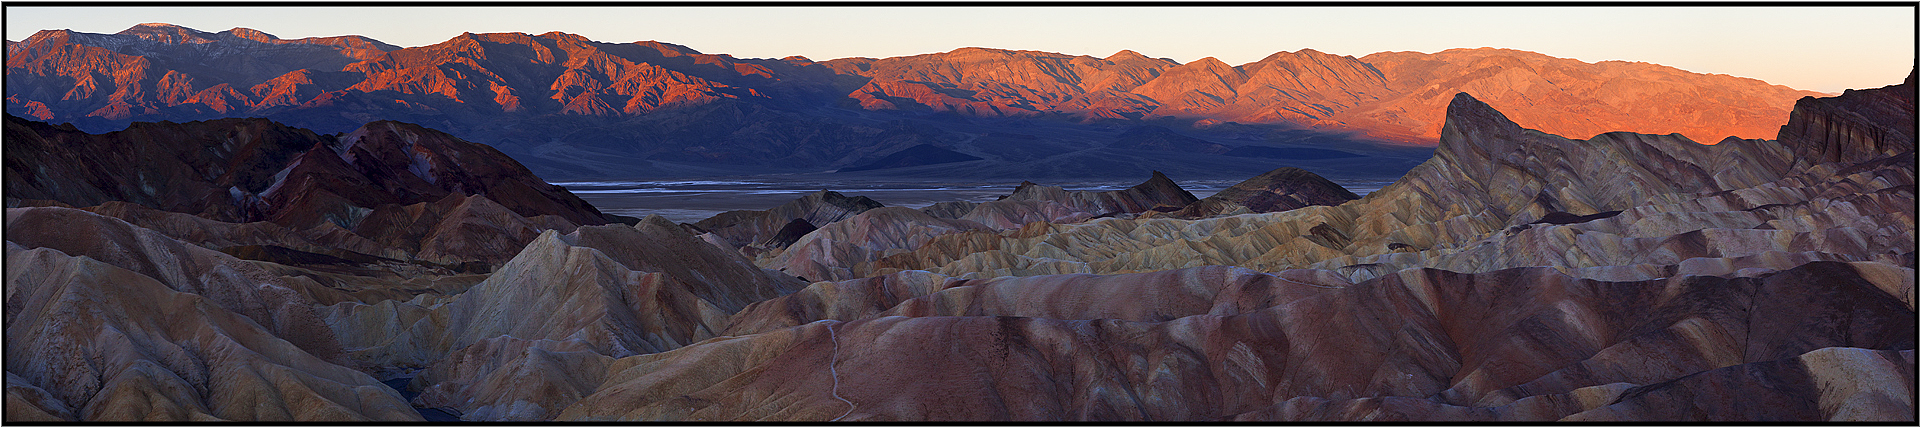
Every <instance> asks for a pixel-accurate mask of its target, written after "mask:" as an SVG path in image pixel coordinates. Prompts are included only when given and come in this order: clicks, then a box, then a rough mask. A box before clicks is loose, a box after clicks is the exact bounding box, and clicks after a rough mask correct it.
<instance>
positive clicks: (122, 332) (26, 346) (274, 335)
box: [6, 210, 420, 422]
mask: <svg viewBox="0 0 1921 428" xmlns="http://www.w3.org/2000/svg"><path fill="white" fill-rule="evenodd" d="M14 215H16V213H15V212H14V211H13V210H10V211H9V216H8V217H9V221H8V225H9V226H12V225H14V224H16V223H15V222H14V221H13V219H12V217H14ZM19 215H28V214H19ZM75 232H76V233H85V232H80V231H75ZM7 235H8V238H9V239H10V240H11V239H15V236H16V235H19V234H18V233H15V232H13V231H9V233H8V234H7ZM163 239H164V238H163ZM214 254H218V253H214ZM196 256H198V257H200V258H208V257H209V256H206V255H196ZM213 258H217V257H213ZM202 263H204V261H203V262H202ZM7 266H8V274H7V281H6V287H7V311H6V318H7V337H6V340H7V410H8V411H7V420H8V421H28V420H43V421H44V420H85V421H120V422H129V421H214V420H235V421H369V420H379V421H418V420H420V415H419V414H417V413H415V412H414V411H413V409H411V408H409V407H408V406H407V404H406V403H405V402H404V401H403V400H402V399H401V397H400V395H399V394H398V393H395V392H394V391H393V390H391V389H388V388H387V387H386V386H383V385H380V383H379V382H378V381H375V380H374V378H373V377H370V376H368V375H367V374H365V373H362V372H360V371H357V370H355V369H352V368H348V367H343V366H340V365H337V364H335V363H334V362H332V361H329V359H327V358H323V357H321V356H316V355H315V354H313V353H310V352H309V350H308V349H303V347H312V346H315V345H313V344H298V343H295V342H289V341H288V340H286V339H301V338H314V337H319V338H327V339H331V337H330V336H331V335H330V334H327V331H326V330H325V329H324V328H322V329H320V330H313V329H311V327H300V328H302V329H303V330H302V331H297V332H288V331H286V329H288V328H289V327H290V326H291V325H294V324H297V323H298V322H299V321H280V319H288V318H280V319H276V318H271V317H262V316H259V315H247V314H244V313H236V312H234V311H231V310H229V309H227V307H231V306H233V305H234V301H235V300H236V299H244V298H247V297H246V296H254V297H252V298H260V297H266V296H273V295H274V294H275V292H274V290H273V288H278V287H274V286H272V285H262V286H261V289H259V291H256V289H254V288H253V287H254V285H253V284H244V283H240V282H239V281H232V280H229V281H230V282H224V283H222V282H221V281H222V278H221V277H222V276H235V275H238V274H237V273H235V272H233V271H232V270H226V271H225V273H224V274H222V273H219V272H213V273H209V274H207V275H204V276H202V278H205V279H208V280H209V281H208V283H207V284H206V285H205V286H204V287H207V288H195V287H180V286H179V285H169V284H164V283H162V281H160V280H156V279H155V278H154V277H153V276H150V274H149V273H142V272H137V271H134V270H129V269H125V268H122V267H120V266H115V265H113V264H109V263H108V262H103V261H100V260H96V259H94V258H93V257H87V256H71V255H68V254H66V253H64V252H62V251H60V250H56V249H52V248H44V247H43V248H34V249H27V248H25V247H23V246H21V245H18V244H15V243H13V242H12V241H9V242H8V243H7ZM217 266H220V268H226V269H231V267H232V266H235V265H234V264H231V263H228V264H221V265H217ZM148 267H157V268H160V269H163V270H162V271H161V273H163V274H164V273H173V274H175V275H178V274H179V271H177V269H179V267H173V266H164V265H162V266H155V265H149V266H148ZM220 268H217V269H220ZM169 271H171V272H169ZM238 279H239V278H234V280H238ZM233 286H240V287H243V288H240V289H238V290H234V289H227V290H215V289H209V288H212V287H233ZM175 289H178V290H179V291H176V290H175ZM279 291H281V292H282V293H281V294H282V295H283V296H284V294H289V293H285V289H279ZM236 293H237V294H239V296H236V295H235V294H236ZM256 293H257V294H256ZM206 296H217V297H215V298H209V297H206ZM216 299H218V300H216ZM255 305H258V303H253V304H249V305H248V306H251V307H253V308H258V306H255ZM243 309H247V308H243ZM281 310H283V311H286V310H309V308H307V307H304V306H302V307H297V309H288V308H287V307H284V306H283V307H281ZM257 311H258V310H257V309H256V310H254V311H252V312H257ZM298 319H299V318H291V320H298ZM276 321H278V322H276ZM307 321H313V319H312V318H308V319H307ZM263 324H265V325H266V326H268V327H267V328H263V327H262V326H263ZM276 326H277V327H278V328H275V327H276ZM276 330H278V331H276ZM329 341H331V340H329ZM297 345H299V346H297ZM332 346H334V350H335V352H338V345H332Z"/></svg>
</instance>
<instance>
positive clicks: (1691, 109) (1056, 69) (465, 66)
mask: <svg viewBox="0 0 1921 428" xmlns="http://www.w3.org/2000/svg"><path fill="white" fill-rule="evenodd" d="M7 53H8V54H7V94H6V96H7V110H6V111H7V112H8V113H11V114H15V115H19V116H22V117H27V118H32V119H36V120H43V121H50V122H54V123H61V122H72V123H74V124H75V125H77V126H79V127H81V128H82V129H87V130H90V131H94V132H100V131H105V130H112V129H118V127H123V126H125V124H126V123H128V122H131V121H157V120H169V121H184V120H198V119H210V118H220V117H267V118H270V119H274V120H276V121H280V122H283V123H287V124H290V125H294V126H300V127H306V128H312V129H316V130H319V131H322V132H344V131H347V130H351V129H353V128H355V127H358V126H359V125H360V124H363V123H366V122H369V121H373V120H398V121H404V122H410V123H419V124H422V125H426V126H430V127H434V128H437V129H441V130H443V131H447V132H450V133H453V134H455V135H459V136H461V137H462V138H466V139H469V140H472V141H477V142H483V143H487V144H491V145H495V146H496V147H498V148H500V149H501V150H503V151H505V152H507V153H509V154H511V155H514V156H515V157H516V158H520V159H523V160H524V161H526V162H528V164H529V166H530V167H533V168H535V169H536V170H537V171H539V172H542V173H543V174H551V173H552V172H554V171H589V172H587V173H584V174H587V175H595V174H600V175H606V174H616V173H619V172H620V171H622V168H629V169H631V168H633V167H634V166H635V165H646V166H647V167H648V168H646V169H648V170H650V171H655V172H657V173H659V174H668V175H672V174H692V173H696V172H697V171H692V170H696V169H699V168H701V167H699V165H736V166H743V167H744V166H762V167H764V166H779V167H788V168H796V169H797V170H832V169H834V168H844V167H849V166H854V165H863V164H871V163H873V162H874V161H876V159H877V158H878V157H879V156H880V155H883V154H886V153H892V152H897V151H899V150H902V149H904V148H907V147H912V146H916V145H921V144H932V145H934V146H936V147H940V148H942V149H951V148H952V147H951V146H952V143H953V141H957V140H967V139H970V138H972V137H973V136H976V135H981V134H985V133H986V132H981V131H980V130H981V129H985V130H986V131H993V130H994V129H998V128H995V127H1004V126H1003V125H1002V122H994V121H995V120H1012V121H1016V122H1018V121H1020V120H1037V119H1059V120H1057V122H1061V123H1067V124H1076V123H1079V124H1083V125H1087V126H1084V127H1081V128H1075V129H1074V130H1073V132H1074V133H1076V135H1083V134H1095V133H1099V134H1101V135H1111V132H1112V131H1110V130H1109V129H1112V125H1111V124H1121V126H1123V127H1130V126H1132V125H1126V124H1129V123H1136V124H1138V123H1141V122H1155V123H1162V122H1167V123H1172V124H1186V125H1191V126H1192V127H1193V128H1195V129H1197V130H1205V129H1209V128H1213V127H1218V126H1220V125H1223V124H1227V123H1230V122H1232V123H1238V124H1244V125H1245V124H1259V125H1260V126H1264V127H1266V128H1263V129H1298V130H1306V131H1311V132H1318V133H1328V134H1330V135H1334V134H1340V135H1347V136H1348V137H1345V138H1350V139H1361V140H1374V141H1389V142H1398V143H1403V144H1406V143H1413V144H1421V145H1431V144H1432V143H1433V142H1434V141H1435V139H1436V138H1438V136H1439V134H1438V133H1439V128H1440V126H1439V124H1440V118H1441V117H1442V115H1443V110H1444V107H1445V106H1446V104H1447V102H1448V100H1449V99H1451V97H1452V94H1454V93H1456V92H1469V93H1471V94H1474V95H1475V96H1476V97H1477V98H1478V99H1482V100H1485V102H1488V103H1490V104H1491V105H1494V106H1496V107H1497V108H1500V109H1502V111H1506V112H1511V113H1510V115H1512V116H1513V117H1515V118H1516V119H1517V120H1520V121H1522V122H1523V123H1528V124H1529V126H1533V127H1536V128H1540V129H1542V130H1544V131H1546V132H1550V133H1556V134H1565V135H1567V136H1569V137H1574V138H1584V137H1587V136H1591V135H1593V134H1597V133H1600V132H1605V131H1614V130H1629V131H1635V132H1642V133H1663V134H1664V133H1676V132H1678V133H1683V134H1685V135H1687V136H1688V137H1690V138H1691V139H1694V140H1696V141H1697V142H1702V143H1713V142H1716V141H1719V140H1721V139H1722V138H1724V137H1728V136H1736V137H1742V138H1764V137H1768V136H1771V135H1773V133H1774V132H1775V130H1776V129H1777V128H1778V127H1779V126H1781V125H1782V124H1783V123H1785V121H1786V118H1787V113H1788V111H1789V110H1790V108H1791V107H1792V105H1793V103H1794V101H1795V100H1796V99H1799V98H1801V97H1804V96H1816V95H1820V94H1818V93H1815V92H1810V91H1800V90H1794V89H1792V88H1787V87H1784V86H1779V85H1769V84H1767V83H1766V82H1762V81H1759V80H1754V79H1744V78H1737V77H1731V76H1725V75H1705V74H1696V73H1689V72H1686V71H1682V70H1678V69H1674V68H1671V67H1665V66H1660V65H1654V64H1645V63H1627V62H1618V61H1604V62H1601V63H1592V64H1590V63H1585V62H1581V61H1577V60H1572V59H1565V58H1555V57H1550V56H1547V55H1542V54H1537V53H1533V52H1526V51H1516V50H1507V49H1489V48H1481V49H1453V50H1448V51H1442V52H1438V53H1434V54H1422V53H1416V52H1382V53H1376V54H1371V55H1367V56H1364V57H1361V58H1355V57H1352V56H1340V55H1332V54H1327V53H1322V52H1319V51H1315V50H1312V49H1302V50H1300V51H1295V52H1277V53H1275V54H1273V55H1270V56H1268V57H1266V58H1263V59H1262V60H1260V61H1255V62H1252V63H1248V64H1243V65H1239V66H1231V65H1228V64H1226V63H1224V62H1222V61H1220V60H1218V59H1214V58H1204V59H1201V60H1197V61H1193V62H1189V63H1186V64H1182V63H1178V62H1175V61H1172V60H1168V59H1160V58H1151V57H1148V56H1146V55H1142V54H1140V53H1137V52H1133V51H1121V52H1118V53H1115V54H1113V55H1110V56H1108V57H1106V58H1095V57H1091V56H1076V55H1067V54H1059V53H1050V52H1038V51H1015V50H1002V49H988V48H971V47H970V48H961V49H956V50H953V51H949V52H942V53H931V54H923V55H914V56H904V57H893V58H880V59H874V58H842V59H835V60H829V61H820V62H816V61H812V60H809V59H807V58H803V57H787V58H784V59H778V60H776V59H741V58H734V57H732V56H729V55H724V54H721V55H713V54H703V53H700V52H698V51H695V50H693V49H690V48H687V47H685V46H680V45H674V44H670V43H661V42H651V41H649V42H636V43H626V44H613V43H603V42H595V41H591V40H588V39H586V38H583V37H581V36H578V35H573V34H567V33H560V32H550V33H545V34H539V35H530V34H523V33H491V34H474V33H464V34H461V35H459V36H456V37H454V38H452V39H449V40H447V41H445V42H441V43H437V44H433V45H428V46H420V47H412V48H400V47H396V46H392V45H389V44H385V43H381V42H379V41H377V40H373V39H369V38H366V37H361V36H339V37H324V38H305V39H297V40H285V39H279V38H277V37H274V36H272V35H269V34H266V33H263V32H260V31H257V30H251V29H246V28H236V29H232V30H228V31H223V32H219V33H207V32H203V31H198V30H194V29H190V28H186V27H180V26H174V25H167V24H141V25H138V26H135V27H133V28H130V29H128V30H126V31H122V32H120V33H117V34H111V35H109V34H90V33H80V32H74V31H70V30H43V31H41V32H39V33H36V34H35V35H33V36H32V37H29V38H27V39H26V40H23V41H20V42H8V43H7ZM929 117H932V118H935V119H936V120H937V121H946V122H953V123H972V128H968V129H961V128H966V127H959V128H957V127H952V126H948V127H939V126H933V127H930V126H927V125H923V124H914V123H907V124H903V123H900V121H902V120H909V121H912V120H918V119H922V118H929ZM942 118H946V119H942ZM973 118H980V119H973ZM979 120H987V121H988V122H980V121H979ZM970 121H972V122H970ZM1157 121H1158V122H1157ZM1168 121H1172V122H1168ZM1101 124H1110V125H1108V126H1106V127H1102V126H1099V125H1101ZM1075 126H1079V125H1075ZM903 127H905V128H915V129H917V130H916V131H914V132H910V133H907V134H901V133H898V132H892V131H889V129H903ZM929 128H939V129H929ZM970 129H971V130H970ZM1068 139H1086V140H1090V141H1091V140H1102V141H1106V140H1111V138H1110V137H1099V138H1095V137H1086V138H1082V137H1072V138H1068ZM941 146H948V147H941ZM963 153H965V151H964V150H963ZM980 154H981V153H968V155H969V156H975V157H981V156H979V155H980ZM990 158H991V157H990ZM990 161H995V162H997V161H999V160H998V159H992V160H990ZM676 165H679V166H676ZM686 165H695V166H686ZM677 168H678V169H677ZM1270 168H1271V167H1266V166H1264V167H1262V168H1260V169H1261V170H1266V169H1270ZM683 170H685V171H683ZM675 171H682V172H675Z"/></svg>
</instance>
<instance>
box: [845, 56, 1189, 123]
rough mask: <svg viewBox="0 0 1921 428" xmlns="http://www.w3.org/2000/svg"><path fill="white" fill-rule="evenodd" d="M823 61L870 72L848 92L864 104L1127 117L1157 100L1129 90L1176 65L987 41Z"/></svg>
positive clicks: (1142, 111) (980, 112)
mask: <svg viewBox="0 0 1921 428" xmlns="http://www.w3.org/2000/svg"><path fill="white" fill-rule="evenodd" d="M823 64H825V65H827V66H828V67H829V68H832V69H833V70H835V71H837V72H840V73H844V74H853V75H859V76H863V77H867V78H871V79H872V80H870V81H869V82H868V83H867V85H866V86H863V87H861V88H860V89H857V90H855V91H854V92H853V93H852V94H849V95H848V96H849V97H852V98H853V99H854V100H856V101H857V102H859V104H860V106H861V107H863V108H867V109H913V108H931V109H934V110H936V111H956V112H961V113H966V114H972V115H980V116H1032V115H1038V114H1041V113H1052V112H1065V113H1072V114H1077V115H1083V116H1085V117H1127V118H1138V117H1140V116H1141V115H1143V114H1145V113H1147V112H1148V111H1151V110H1152V105H1153V101H1152V100H1147V99H1144V98H1142V97H1140V96H1139V95H1136V94H1130V93H1128V92H1126V91H1128V90H1129V89H1133V88H1135V87H1137V86H1139V85H1141V84H1142V83H1145V82H1147V81H1149V80H1152V79H1154V78H1155V77H1156V76H1159V75H1160V74H1161V73H1162V72H1163V71H1164V70H1167V69H1168V68H1170V67H1174V66H1175V65H1176V63H1175V62H1173V61H1171V60H1166V59H1153V58H1148V57H1145V56H1142V55H1140V54H1138V53H1135V52H1133V51H1121V52H1118V53H1115V54H1114V55H1111V56H1109V57H1107V58H1106V59H1101V58H1094V57H1090V56H1073V55H1064V54H1057V53H1050V52H1037V51H1010V50H1002V49H987V48H961V49H955V50H954V51H951V52H944V53H934V54H925V55H915V56H907V57H895V58H884V59H878V60H876V59H870V58H848V59H838V60H833V61H828V62H825V63H823Z"/></svg>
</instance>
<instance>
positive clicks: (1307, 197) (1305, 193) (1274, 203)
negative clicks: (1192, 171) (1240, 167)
mask: <svg viewBox="0 0 1921 428" xmlns="http://www.w3.org/2000/svg"><path fill="white" fill-rule="evenodd" d="M1360 198H1361V197H1360V196H1358V195H1355V194H1354V192H1349V191H1347V189H1346V188H1343V187H1341V185H1339V184H1334V182H1332V181H1327V179H1325V178H1321V176H1319V175H1315V174H1314V173H1312V172H1307V170H1303V169H1300V168H1294V167H1286V168H1281V169H1276V170H1273V171H1268V172H1267V173H1266V174H1261V175H1257V176H1254V178H1249V179H1247V180H1246V181H1242V182H1239V183H1235V184H1234V185H1233V186H1228V188H1226V189H1221V191H1220V192H1217V193H1215V194H1213V195H1210V196H1208V197H1206V198H1201V200H1199V201H1195V202H1194V203H1191V204H1187V206H1186V207H1182V208H1181V209H1180V210H1179V211H1170V212H1167V213H1165V214H1162V213H1159V212H1152V213H1149V214H1146V215H1145V216H1144V217H1153V216H1156V215H1166V216H1169V217H1177V218H1206V217H1215V216H1221V215H1232V214H1243V213H1271V212H1279V211H1287V210H1292V209H1296V208H1302V207H1307V206H1311V205H1327V206H1334V205H1340V204H1342V203H1345V202H1347V201H1351V200H1355V199H1360Z"/></svg>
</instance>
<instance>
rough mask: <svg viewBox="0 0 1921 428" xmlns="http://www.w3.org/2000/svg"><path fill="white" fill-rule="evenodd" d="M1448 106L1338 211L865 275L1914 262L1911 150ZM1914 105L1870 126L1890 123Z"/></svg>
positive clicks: (1073, 239) (1005, 236)
mask: <svg viewBox="0 0 1921 428" xmlns="http://www.w3.org/2000/svg"><path fill="white" fill-rule="evenodd" d="M1912 90H1913V89H1912V86H1897V87H1891V88H1885V89H1878V90H1871V91H1855V92H1853V93H1851V94H1850V95H1849V96H1845V97H1868V96H1876V97H1879V96H1884V95H1877V94H1882V93H1884V92H1895V91H1909V93H1910V94H1911V93H1912ZM1450 111H1451V113H1452V116H1451V117H1450V119H1449V122H1448V126H1447V127H1445V128H1444V132H1443V135H1445V136H1446V137H1445V138H1444V139H1443V140H1442V144H1441V146H1440V147H1439V149H1438V150H1437V151H1436V153H1435V156H1434V158H1433V159H1431V160H1429V161H1428V162H1427V163H1426V164H1423V165H1422V166H1420V167H1417V168H1415V169H1414V170H1413V171H1410V172H1409V174H1408V176H1406V177H1404V178H1403V179H1402V180H1401V181H1399V182H1396V183H1394V184H1392V185H1389V186H1387V187H1385V188H1383V189H1381V190H1379V191H1376V192H1374V193H1372V194H1370V195H1369V196H1368V197H1367V198H1363V199H1360V200H1356V201H1352V202H1348V203H1346V204H1343V205H1340V206H1335V207H1307V208H1302V209H1296V210H1292V211H1286V212H1280V213H1270V214H1263V215H1257V216H1233V217H1217V218H1208V219H1201V220H1193V221H1181V220H1172V219H1162V218H1151V219H1118V218H1117V219H1101V220H1097V221H1091V222H1085V223H1080V224H1072V225H1047V226H1044V228H1045V230H1038V229H1036V230H1020V231H1007V232H1002V233H999V234H996V235H982V234H979V233H974V234H970V235H967V236H955V237H952V238H944V239H937V240H934V241H930V243H929V244H927V245H924V246H923V247H922V248H918V249H914V250H913V251H908V252H900V253H896V254H893V255H890V256H887V257H885V258H882V259H880V260H877V261H875V262H874V263H873V264H872V266H873V269H874V270H873V271H872V272H873V273H875V274H885V273H887V272H890V271H891V270H893V269H908V270H912V269H920V270H931V271H935V272H940V273H943V274H947V275H952V276H961V275H965V274H967V273H970V272H980V273H989V272H992V273H993V274H996V275H1004V274H1016V275H1037V274H1055V273H1122V272H1144V271H1152V270H1160V269H1171V268H1179V267H1189V266H1200V265H1209V264H1220V265H1240V266H1247V267H1253V268H1257V269H1264V270H1273V269H1283V268H1289V267H1307V266H1312V267H1317V268H1323V269H1330V270H1339V271H1343V272H1347V273H1348V274H1350V275H1352V279H1354V280H1356V281H1358V280H1363V279H1366V278H1371V277H1373V276H1377V275H1380V274H1382V273H1385V272H1392V271H1395V270H1399V269H1403V268H1408V267H1433V268H1442V269H1450V270H1457V271H1464V272H1485V271H1491V270H1498V269H1504V268H1509V267H1520V266H1559V267H1562V268H1565V269H1568V270H1569V272H1570V273H1571V274H1575V275H1577V276H1581V277H1587V278H1603V279H1611V280H1638V279H1650V278H1659V277H1666V276H1669V275H1671V274H1674V273H1676V272H1680V273H1683V274H1687V273H1702V274H1712V275H1724V274H1733V273H1737V272H1738V271H1741V270H1742V269H1749V268H1760V269H1763V270H1779V269H1785V268H1789V267H1793V266H1794V265H1798V264H1800V263H1805V262H1809V261H1818V260H1834V261H1850V262H1854V261H1864V262H1865V261H1875V262H1881V263H1890V264H1896V265H1902V266H1910V267H1911V266H1912V262H1911V261H1907V260H1908V258H1909V257H1910V256H1909V255H1910V254H1912V253H1913V251H1914V248H1913V242H1912V239H1911V238H1908V237H1911V236H1914V231H1913V225H1912V222H1911V221H1910V220H1908V219H1911V218H1913V211H1912V210H1911V209H1909V208H1906V206H1908V205H1912V203H1913V202H1912V201H1913V196H1912V195H1913V193H1912V191H1910V190H1907V188H1906V187H1904V186H1908V185H1912V183H1913V178H1912V177H1913V166H1912V165H1913V160H1912V159H1911V158H1909V157H1907V156H1903V155H1893V156H1889V155H1885V154H1883V155H1880V156H1878V157H1875V158H1873V159H1869V160H1864V161H1854V162H1840V163H1822V164H1816V165H1811V166H1810V165H1808V162H1805V161H1797V160H1796V159H1795V157H1794V156H1793V153H1794V151H1795V150H1797V149H1795V148H1793V147H1789V146H1786V145H1784V144H1781V143H1777V142H1775V141H1769V140H1735V139H1730V140H1727V141H1724V142H1723V143H1721V144H1717V145H1711V146H1710V145H1700V144H1695V143H1692V142H1689V141H1687V140H1685V139H1679V138H1676V137H1672V136H1652V135H1640V134H1630V133H1609V134H1603V135H1600V136H1597V137H1596V138H1593V139H1589V140H1586V141H1581V140H1568V139H1565V138H1560V137H1557V136H1553V135H1549V134H1545V133H1540V132H1537V131H1533V130H1528V129H1525V128H1521V127H1520V126H1519V125H1516V124H1514V123H1513V122H1512V121H1509V120H1507V119H1506V118H1505V116H1504V115H1502V114H1501V113H1500V112H1499V111H1496V110H1493V109H1492V108H1490V107H1488V106H1487V105H1486V104H1483V103H1480V102H1478V101H1476V100H1474V99H1473V98H1472V97H1468V96H1466V95H1459V96H1456V97H1455V102H1454V104H1453V105H1452V106H1451V107H1450ZM1896 113H1900V112H1899V111H1898V110H1897V111H1896ZM1904 114H1905V116H1904ZM1911 114H1912V113H1911V111H1910V112H1908V113H1900V114H1886V115H1875V116H1873V117H1874V119H1873V120H1875V121H1879V122H1876V123H1885V124H1889V125H1887V126H1890V127H1895V126H1896V125H1892V124H1898V123H1907V122H1911V121H1912V120H1913V119H1912V117H1913V116H1912V115H1911ZM1861 141H1867V142H1872V141H1873V140H1861ZM1796 144H1797V145H1800V146H1804V147H1805V146H1815V147H1819V146H1820V145H1821V144H1826V143H1796ZM1862 144H1867V143H1862ZM1570 218H1572V219H1585V221H1582V222H1579V223H1572V222H1571V221H1569V220H1567V219H1570ZM1556 223H1567V224H1556ZM1549 248H1553V249H1556V250H1552V251H1547V250H1545V249H1549Z"/></svg>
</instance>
